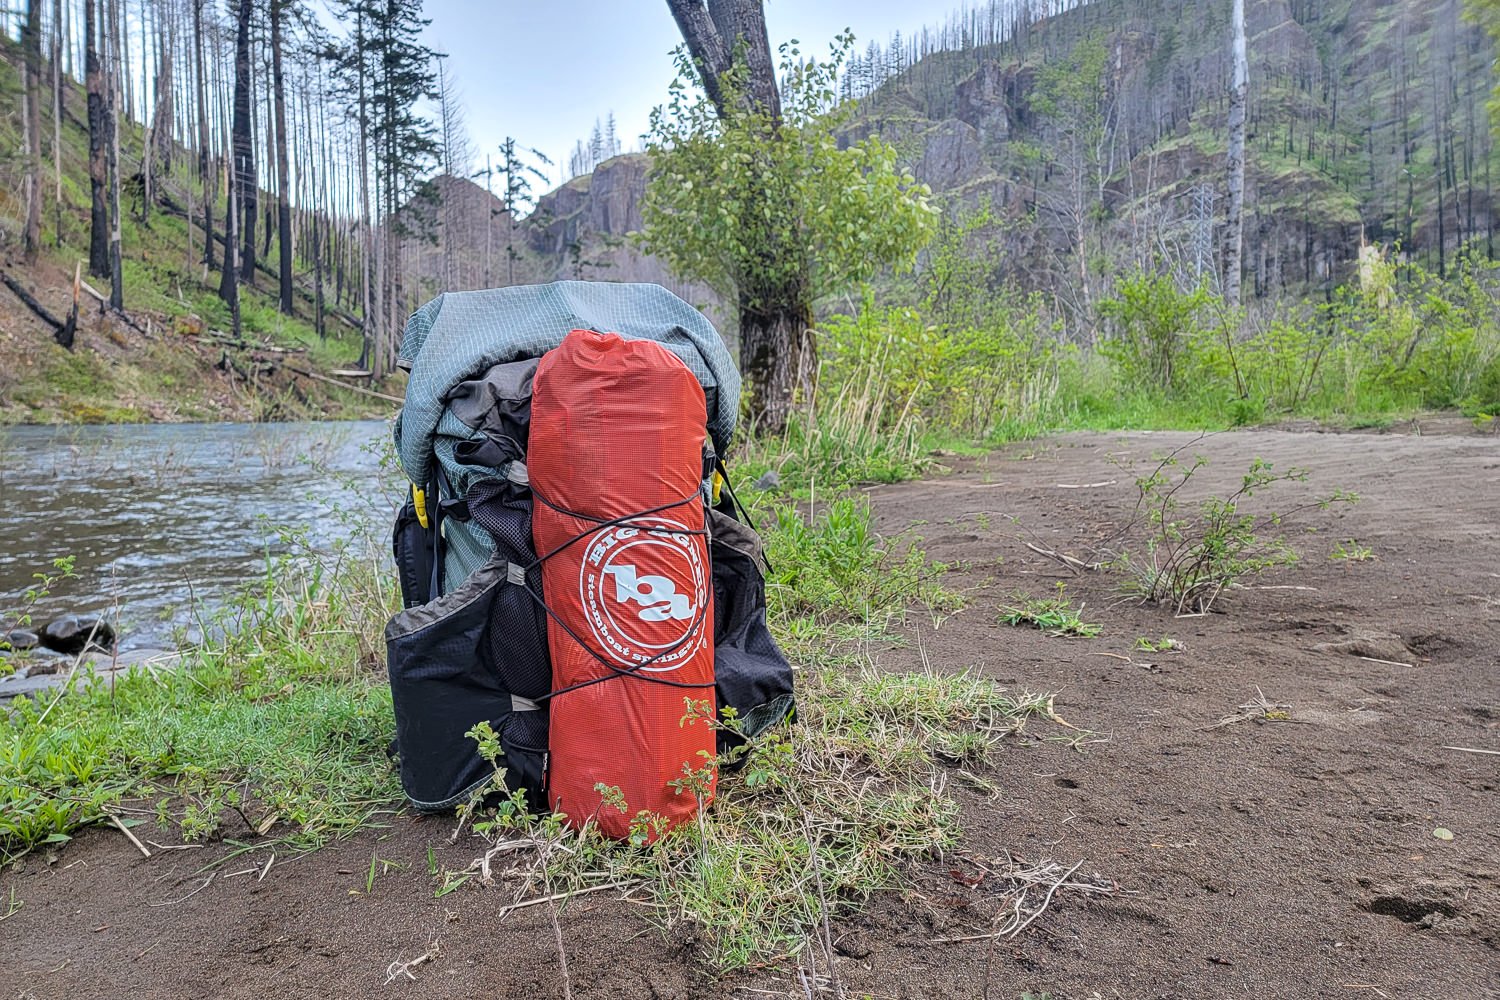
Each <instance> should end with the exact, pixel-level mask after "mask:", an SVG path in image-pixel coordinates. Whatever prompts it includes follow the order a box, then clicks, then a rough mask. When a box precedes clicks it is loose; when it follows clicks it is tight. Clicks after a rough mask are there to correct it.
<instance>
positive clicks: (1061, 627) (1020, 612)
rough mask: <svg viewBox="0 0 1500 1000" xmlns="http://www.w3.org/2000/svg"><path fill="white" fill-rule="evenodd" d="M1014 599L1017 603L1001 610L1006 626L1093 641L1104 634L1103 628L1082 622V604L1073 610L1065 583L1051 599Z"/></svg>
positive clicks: (1058, 587) (1027, 596) (1059, 584)
mask: <svg viewBox="0 0 1500 1000" xmlns="http://www.w3.org/2000/svg"><path fill="white" fill-rule="evenodd" d="M1013 599H1014V600H1015V601H1016V602H1017V603H1015V604H1009V605H1006V606H1004V607H1002V608H1001V609H1000V621H1001V623H1003V624H1005V625H1016V626H1021V625H1029V626H1031V627H1032V628H1038V629H1041V630H1042V631H1043V632H1045V633H1046V634H1047V635H1050V636H1058V637H1068V638H1077V639H1092V638H1093V637H1094V636H1096V635H1098V634H1099V633H1100V632H1101V631H1103V626H1102V625H1095V624H1092V623H1090V622H1086V621H1084V620H1083V618H1082V614H1083V605H1081V604H1080V605H1079V606H1078V607H1077V608H1074V607H1073V604H1072V602H1070V601H1069V600H1068V598H1067V584H1064V583H1062V582H1059V583H1058V584H1057V591H1056V593H1054V594H1053V596H1051V597H1031V596H1029V595H1027V594H1024V593H1017V594H1015V595H1014V596H1013Z"/></svg>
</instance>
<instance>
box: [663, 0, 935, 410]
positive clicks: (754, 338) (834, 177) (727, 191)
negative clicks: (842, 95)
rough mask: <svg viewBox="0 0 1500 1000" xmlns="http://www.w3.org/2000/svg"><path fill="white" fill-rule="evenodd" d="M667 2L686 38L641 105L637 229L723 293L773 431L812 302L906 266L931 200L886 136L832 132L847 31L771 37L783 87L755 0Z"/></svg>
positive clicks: (787, 405) (755, 397)
mask: <svg viewBox="0 0 1500 1000" xmlns="http://www.w3.org/2000/svg"><path fill="white" fill-rule="evenodd" d="M669 6H670V7H671V8H672V12H673V15H674V17H676V19H677V22H678V24H679V26H680V27H681V28H682V30H683V34H684V37H685V38H686V39H687V41H688V51H686V52H684V51H681V50H679V52H678V54H677V59H678V78H677V80H676V81H675V82H674V83H673V86H672V91H671V93H672V97H671V99H670V100H669V101H668V103H667V104H666V106H664V107H659V108H657V109H656V110H655V111H654V112H653V114H652V118H651V132H650V135H649V137H648V150H649V152H650V153H651V172H650V176H649V183H648V186H647V190H646V197H645V201H644V203H643V206H642V214H643V218H644V223H645V228H644V231H643V232H642V234H641V235H640V243H641V245H642V247H643V248H644V249H645V250H647V251H648V252H650V253H653V254H656V255H657V256H659V257H661V258H662V259H664V260H665V261H666V262H667V264H668V266H669V267H671V268H672V270H673V271H675V272H676V273H678V274H679V275H680V276H682V277H684V278H687V279H689V280H693V281H699V282H702V283H703V284H706V285H708V286H709V287H710V288H712V289H714V291H716V292H718V293H719V294H720V295H721V296H723V297H724V298H725V300H726V301H728V302H732V303H734V304H735V306H736V308H737V311H738V318H739V339H740V369H741V372H742V373H743V375H744V376H745V379H746V382H747V384H748V387H749V389H750V400H749V407H750V412H749V416H750V418H751V421H752V423H753V424H754V425H755V426H757V427H758V428H759V429H761V430H762V431H767V432H771V433H777V432H779V431H780V430H781V429H782V428H783V427H785V425H786V421H787V417H788V416H789V414H790V413H791V410H792V407H793V405H794V402H795V400H796V396H797V391H798V389H799V387H800V386H802V385H804V384H805V383H806V381H807V380H808V378H809V377H810V375H811V374H812V372H813V369H814V367H815V362H816V356H817V355H816V348H815V346H814V343H813V335H812V323H813V303H814V302H815V301H816V300H817V299H818V298H819V297H820V296H823V295H827V294H830V293H834V292H838V291H841V290H844V289H846V288H848V287H849V286H850V285H852V284H855V283H858V282H860V281H864V280H868V279H869V278H870V277H872V276H873V275H874V274H875V272H876V271H877V270H879V269H880V268H882V267H884V266H887V265H898V266H899V265H910V263H911V262H912V261H913V260H914V258H915V255H916V253H917V251H918V250H919V249H921V247H922V246H923V245H925V244H926V243H927V241H928V240H929V239H930V238H931V236H932V234H933V232H934V230H935V227H936V222H937V215H938V213H937V209H936V208H935V207H934V206H933V205H932V204H931V201H930V198H931V192H930V191H929V190H928V188H927V186H926V185H924V184H919V183H917V182H916V179H915V178H913V177H912V176H911V174H909V173H907V172H905V171H903V170H902V169H901V167H900V166H899V165H898V164H897V160H896V153H895V151H894V150H893V149H892V148H891V147H890V146H889V145H887V144H886V143H884V142H882V141H881V140H880V139H878V138H876V137H870V138H866V139H862V140H858V141H853V142H847V143H844V144H841V142H840V139H839V137H838V135H837V134H836V130H837V128H838V126H839V125H840V123H841V122H842V120H843V112H842V110H841V109H840V108H839V107H838V106H837V100H836V91H835V84H836V82H837V79H838V72H839V68H840V66H841V65H842V64H843V62H844V60H845V57H846V56H847V55H848V52H849V50H850V46H851V45H852V44H853V36H852V35H850V34H848V33H845V34H843V35H840V36H839V37H838V39H837V40H836V41H835V42H834V43H833V44H832V45H831V46H830V48H829V56H828V59H827V60H826V61H818V60H809V61H806V62H802V61H799V57H800V55H801V53H800V52H799V50H798V49H797V48H796V43H795V42H794V43H792V44H790V45H784V46H782V47H781V67H780V77H781V79H782V80H783V81H784V85H785V88H786V94H785V99H784V100H783V98H782V95H781V94H780V93H779V92H778V87H777V85H776V73H775V72H774V68H773V67H772V65H771V62H770V56H769V47H768V45H767V44H766V33H765V19H764V13H763V11H762V10H761V6H760V2H759V0H716V2H712V3H709V4H708V6H707V9H706V10H705V9H704V7H703V3H702V2H701V0H698V2H692V0H669ZM690 81H696V82H697V83H698V84H699V85H700V86H701V88H702V94H701V95H700V94H699V93H698V92H697V90H696V89H694V88H692V87H691V86H690V83H689V82H690Z"/></svg>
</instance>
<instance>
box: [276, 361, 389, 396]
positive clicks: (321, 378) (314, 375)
mask: <svg viewBox="0 0 1500 1000" xmlns="http://www.w3.org/2000/svg"><path fill="white" fill-rule="evenodd" d="M285 367H286V370H287V371H289V372H293V373H295V374H297V375H301V376H302V377H303V378H313V379H317V380H318V381H319V382H327V383H328V384H329V385H336V386H338V387H339V388H340V389H344V390H346V391H348V392H357V393H359V394H360V395H362V396H374V397H375V398H376V399H384V400H388V401H390V402H392V403H405V402H406V400H404V399H402V398H401V397H400V396H390V395H387V394H386V393H383V392H376V391H375V390H373V389H362V388H360V387H359V386H357V385H350V384H348V383H347V382H340V381H339V380H338V379H336V378H329V377H328V376H327V375H319V374H318V373H317V372H309V371H303V370H302V369H301V368H295V367H293V366H292V365H286V366H285Z"/></svg>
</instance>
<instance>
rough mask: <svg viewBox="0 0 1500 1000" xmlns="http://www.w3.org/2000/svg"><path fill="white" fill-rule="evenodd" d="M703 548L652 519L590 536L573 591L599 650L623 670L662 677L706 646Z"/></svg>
mask: <svg viewBox="0 0 1500 1000" xmlns="http://www.w3.org/2000/svg"><path fill="white" fill-rule="evenodd" d="M703 547H704V546H703V536H702V535H695V534H689V533H688V528H687V527H686V526H685V525H683V524H679V523H678V522H676V521H671V520H667V519H665V518H659V517H650V518H638V519H635V520H631V521H626V522H624V523H622V524H617V525H613V526H611V527H609V528H605V529H604V530H602V531H600V532H599V533H598V534H597V535H596V536H594V539H593V541H592V542H591V543H590V544H589V547H588V550H587V552H586V553H585V555H584V558H583V565H582V566H581V568H580V570H579V574H578V586H579V596H580V598H581V599H582V602H583V611H584V616H585V617H586V618H587V619H588V623H589V628H590V629H591V630H592V631H593V633H594V638H595V639H596V640H598V643H599V648H600V649H601V650H603V651H604V653H606V654H607V655H608V656H609V657H610V658H611V659H613V660H616V661H618V662H619V663H622V664H624V665H625V666H628V667H638V668H639V669H640V670H642V671H650V672H653V673H664V672H666V671H670V670H676V669H677V668H678V667H680V666H682V664H683V663H685V662H687V660H689V659H690V658H691V657H692V656H693V655H694V654H695V653H697V652H698V651H699V650H701V649H702V648H703V647H704V645H706V644H707V642H708V632H709V628H707V627H705V625H706V624H707V605H708V600H709V591H708V568H707V565H706V560H705V558H704V552H703ZM648 661H649V664H650V665H649V666H640V664H642V663H647V662H648Z"/></svg>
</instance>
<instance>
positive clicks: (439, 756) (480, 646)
mask: <svg viewBox="0 0 1500 1000" xmlns="http://www.w3.org/2000/svg"><path fill="white" fill-rule="evenodd" d="M504 579H505V577H504V571H503V569H502V568H500V567H497V566H496V564H495V563H494V562H490V563H486V564H485V565H484V566H482V567H481V568H480V569H479V570H477V571H476V572H475V573H474V574H473V575H472V576H470V577H469V578H468V579H467V580H465V581H464V583H463V585H462V586H460V587H459V588H458V589H457V590H455V591H453V592H452V593H451V594H447V595H445V596H443V597H440V598H438V599H437V600H436V601H432V602H429V603H427V604H423V605H420V606H418V607H415V608H410V609H408V610H406V611H403V612H401V613H400V614H398V615H396V616H395V617H394V618H392V619H391V621H390V623H389V624H388V625H386V629H385V640H386V666H387V669H388V671H389V674H390V681H391V703H392V707H393V709H394V711H395V716H396V750H397V753H398V754H399V756H400V761H401V765H400V766H401V787H402V789H403V790H404V791H405V792H406V795H407V798H409V799H411V802H412V805H414V806H416V808H417V809H419V810H422V811H424V812H441V811H444V810H447V809H451V808H453V807H454V806H455V805H458V804H460V803H462V802H464V801H466V800H467V799H468V798H469V796H470V795H471V794H473V792H474V791H475V790H477V789H478V788H480V787H481V786H483V785H484V784H485V782H486V781H488V780H489V778H490V777H491V776H492V775H493V774H494V771H493V769H492V768H491V767H490V765H489V763H488V762H486V761H485V760H484V759H483V758H482V757H480V756H479V752H478V744H476V743H475V742H474V741H473V740H472V739H470V738H469V737H468V735H467V733H468V731H469V729H470V728H472V727H473V726H474V725H475V724H476V723H479V722H488V723H489V724H490V725H491V726H492V727H493V728H494V729H495V731H496V732H503V731H504V729H505V725H506V723H507V722H508V721H509V716H510V714H511V710H512V703H511V696H510V692H509V691H508V690H506V689H505V687H504V686H503V685H502V684H501V683H500V679H499V677H498V676H497V675H496V673H495V671H494V669H493V668H492V667H491V665H490V663H489V661H488V656H487V655H486V654H487V650H486V648H485V632H486V630H487V629H488V628H489V624H490V614H491V606H492V604H493V603H494V599H495V596H496V594H497V593H498V592H499V591H500V590H501V589H502V588H504V587H505V583H504Z"/></svg>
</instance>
